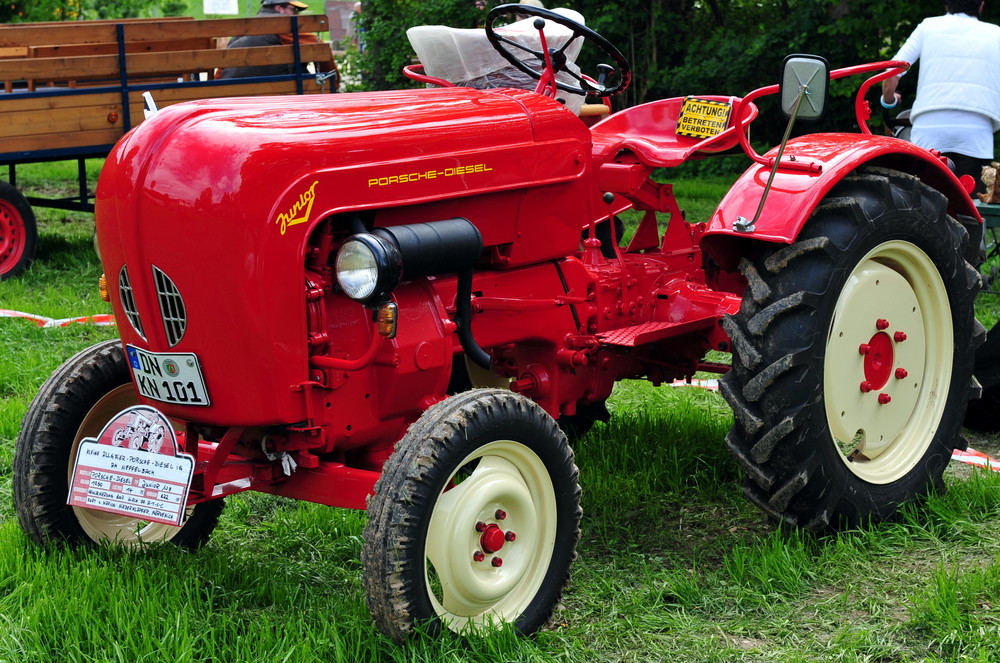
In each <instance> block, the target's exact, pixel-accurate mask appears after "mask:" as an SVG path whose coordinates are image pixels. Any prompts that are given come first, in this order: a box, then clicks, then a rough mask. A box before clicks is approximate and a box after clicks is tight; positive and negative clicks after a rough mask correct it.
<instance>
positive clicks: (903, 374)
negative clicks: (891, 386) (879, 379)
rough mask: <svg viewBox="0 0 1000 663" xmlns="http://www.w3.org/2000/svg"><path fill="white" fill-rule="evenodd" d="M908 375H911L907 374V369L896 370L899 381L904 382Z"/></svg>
mask: <svg viewBox="0 0 1000 663" xmlns="http://www.w3.org/2000/svg"><path fill="white" fill-rule="evenodd" d="M907 375H909V373H907V372H906V369H905V368H897V369H896V379H897V380H902V379H903V378H905V377H906V376H907Z"/></svg>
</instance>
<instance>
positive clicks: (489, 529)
mask: <svg viewBox="0 0 1000 663" xmlns="http://www.w3.org/2000/svg"><path fill="white" fill-rule="evenodd" d="M505 536H506V535H505V533H504V531H503V530H502V529H500V527H499V526H497V525H494V524H493V523H490V524H489V525H487V526H486V527H485V529H484V530H483V534H482V536H480V537H479V547H480V548H482V549H483V552H484V553H486V554H487V555H492V554H493V553H495V552H500V549H501V548H503V544H504V542H505V541H506V538H505Z"/></svg>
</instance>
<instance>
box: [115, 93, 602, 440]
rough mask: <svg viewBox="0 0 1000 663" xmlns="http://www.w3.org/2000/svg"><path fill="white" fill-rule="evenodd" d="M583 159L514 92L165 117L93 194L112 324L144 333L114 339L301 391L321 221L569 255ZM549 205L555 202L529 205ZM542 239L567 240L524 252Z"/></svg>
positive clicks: (539, 110) (583, 134)
mask: <svg viewBox="0 0 1000 663" xmlns="http://www.w3.org/2000/svg"><path fill="white" fill-rule="evenodd" d="M589 153H590V134H589V131H588V130H587V128H586V127H585V126H584V124H583V123H582V122H581V121H580V120H579V118H577V117H576V116H575V115H573V114H572V113H570V112H569V111H568V110H566V109H565V108H564V107H562V106H561V105H560V104H559V103H558V102H556V101H554V100H552V99H549V98H546V97H544V96H542V95H538V94H535V93H533V92H527V91H519V90H492V91H483V90H474V89H469V88H448V89H426V90H405V91H396V92H381V93H365V94H333V95H310V96H308V97H290V96H289V97H270V98H267V97H265V98H240V99H221V100H220V99H213V100H205V101H196V102H188V103H181V104H176V105H173V106H170V107H168V108H165V109H163V110H161V111H159V112H157V113H156V114H155V115H153V116H152V117H150V118H149V119H147V120H146V121H144V122H143V123H142V124H141V125H139V126H138V127H137V128H136V129H135V130H133V131H132V132H130V133H129V134H127V135H126V136H125V137H124V138H123V139H122V140H121V141H120V142H119V144H118V145H117V146H116V147H115V149H114V150H113V151H112V153H111V155H110V156H109V157H108V159H107V161H106V162H105V166H104V169H103V170H102V172H101V177H100V179H99V181H98V188H97V200H96V220H97V232H98V242H99V245H100V250H101V257H102V261H103V263H104V268H105V272H106V274H107V277H108V281H109V284H110V285H111V289H112V303H113V305H114V307H115V313H116V316H117V318H118V320H119V321H124V320H126V319H129V320H131V319H133V318H135V319H138V320H140V321H143V320H145V321H147V324H145V325H143V326H142V329H141V330H139V329H137V328H136V326H135V325H132V326H127V325H124V324H121V323H120V328H121V333H122V337H123V340H125V342H126V343H132V344H135V345H137V346H140V347H143V348H145V349H147V350H150V351H153V352H175V353H176V352H192V353H197V354H198V355H199V356H201V355H206V356H211V360H210V361H211V362H213V363H221V364H223V365H222V366H220V367H218V369H217V371H216V374H219V375H230V376H232V375H238V374H240V373H241V371H240V370H239V369H240V368H241V367H245V365H246V362H247V361H248V360H250V359H251V358H252V359H253V361H254V362H255V363H254V366H255V370H256V371H257V374H258V375H259V377H260V378H261V379H262V380H273V381H275V382H277V384H284V385H289V384H297V383H298V382H301V381H302V380H304V379H305V376H306V371H307V365H308V357H307V354H306V348H305V344H304V343H303V339H305V338H306V331H305V326H306V314H305V303H304V298H303V296H302V293H303V289H304V282H305V270H304V267H303V263H304V252H305V249H306V246H307V243H308V239H309V236H310V233H311V232H312V230H313V229H314V228H315V226H316V225H317V224H318V223H319V221H320V220H322V219H324V218H327V217H329V216H331V215H335V214H338V213H341V212H347V211H365V210H373V211H374V212H375V213H376V217H375V223H376V225H395V224H400V223H410V222H414V221H430V220H436V219H441V218H450V217H455V216H463V217H465V218H468V219H470V220H471V221H472V222H473V223H475V224H476V226H477V227H478V228H479V230H480V233H481V234H482V236H483V241H484V244H485V245H486V247H490V246H498V247H501V248H499V249H496V250H494V251H495V252H496V254H498V255H503V259H504V260H505V261H507V262H506V263H505V264H509V265H512V266H513V265H516V264H519V263H520V264H523V263H526V262H534V261H537V260H539V259H545V258H547V257H549V255H552V256H563V255H567V254H569V253H572V252H573V251H574V250H575V249H576V248H577V244H578V242H579V228H580V227H581V225H582V224H583V223H585V222H586V220H587V219H589V205H590V200H591V196H590V195H588V192H589V187H588V180H589V178H588V177H586V175H587V174H588V172H589V171H588V169H589V159H588V156H589ZM556 198H558V199H560V200H565V201H567V202H566V204H565V205H563V206H562V207H560V208H558V209H557V208H556V207H555V206H554V205H552V204H551V203H550V204H548V205H544V204H542V202H544V201H552V200H554V199H556ZM570 224H575V226H574V227H572V228H569V227H568V226H569V225H570ZM563 226H566V227H565V228H564V229H563V230H564V231H563V232H556V231H557V230H558V229H559V228H560V227H563ZM543 232H544V233H545V237H549V238H551V237H553V236H555V237H560V238H562V239H561V240H559V241H552V240H551V239H549V240H548V241H527V242H525V241H521V240H522V239H524V238H527V239H529V240H530V239H532V234H533V233H534V234H539V233H543ZM515 237H517V238H518V240H519V241H518V242H516V243H515V242H514V238H515ZM487 250H489V248H487ZM504 251H507V253H506V254H504V253H503V252H504ZM518 251H521V252H522V253H518ZM125 267H127V275H126V276H125V277H124V280H123V277H122V271H123V269H124V268H125ZM157 279H159V281H157ZM164 279H168V280H169V281H170V283H171V286H170V287H171V288H172V289H174V290H176V291H177V292H178V293H179V297H181V298H182V299H183V304H184V306H185V310H186V311H187V317H188V318H189V324H188V327H187V331H186V333H185V335H184V336H183V338H182V339H180V340H178V339H177V338H170V333H169V332H167V333H164V331H163V330H164V324H163V322H162V321H160V319H161V318H162V317H163V316H162V315H161V312H160V308H161V301H162V296H163V293H162V292H159V291H158V290H157V288H158V287H159V286H158V283H160V282H166V281H164ZM122 284H124V285H125V290H126V294H125V299H126V300H128V299H129V297H134V303H131V304H130V305H131V306H133V307H134V308H135V309H136V311H135V312H134V313H133V314H132V317H128V316H126V315H123V309H122V294H121V292H120V289H121V287H122ZM129 289H130V290H131V294H130V293H129V292H128V291H129ZM158 292H159V295H160V299H159V300H158V298H157V293H158ZM171 296H173V295H171ZM168 317H169V316H168ZM234 336H238V338H239V340H238V341H236V339H235V338H234ZM234 342H236V343H237V345H239V346H240V347H233V344H234ZM206 370H208V369H207V367H206ZM215 390H216V393H219V392H220V391H222V392H225V391H226V388H224V387H219V386H216V387H215ZM267 396H268V395H266V394H262V397H263V398H267ZM247 399H249V400H248V401H247V402H246V403H245V407H244V408H241V409H242V410H244V411H243V412H240V413H238V416H239V417H240V418H241V420H242V421H244V422H246V421H253V420H254V417H253V416H248V415H247V412H254V409H255V408H256V413H260V412H264V411H269V412H271V413H273V412H274V408H273V407H266V405H267V404H266V403H265V402H260V403H254V402H252V399H253V396H252V395H247V396H246V397H244V400H247ZM217 401H218V399H216V402H217ZM216 410H217V408H213V411H216ZM233 414H234V420H235V417H236V416H237V415H236V413H233ZM283 417H285V418H286V420H295V417H301V412H295V413H286V414H285V415H283ZM227 418H228V417H227Z"/></svg>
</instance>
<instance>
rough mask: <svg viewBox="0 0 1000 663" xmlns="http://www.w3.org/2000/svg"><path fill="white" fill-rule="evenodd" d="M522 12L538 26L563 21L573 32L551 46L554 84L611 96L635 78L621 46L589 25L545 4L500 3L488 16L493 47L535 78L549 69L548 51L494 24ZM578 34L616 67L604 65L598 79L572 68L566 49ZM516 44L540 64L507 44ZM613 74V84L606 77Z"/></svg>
mask: <svg viewBox="0 0 1000 663" xmlns="http://www.w3.org/2000/svg"><path fill="white" fill-rule="evenodd" d="M522 16H534V17H535V22H534V24H533V25H534V27H535V29H536V30H538V31H541V30H542V28H543V27H545V21H552V22H553V23H558V24H559V25H561V26H563V27H566V28H569V30H570V31H571V32H572V33H573V36H572V37H570V38H569V39H568V40H567V41H566V43H565V44H563V46H562V48H559V49H558V50H556V49H552V48H550V49H549V53H548V55H549V57H550V58H551V61H552V69H553V71H552V79H553V84H554V85H555V86H556V87H557V88H559V89H560V90H563V91H565V92H572V93H575V94H581V93H582V94H596V95H600V96H611V95H613V94H618V93H619V92H621V91H622V90H624V89H625V88H627V87H628V84H629V83H630V82H631V80H632V68H631V67H630V66H629V64H628V60H626V59H625V56H624V55H622V54H621V51H619V50H618V49H617V48H615V47H614V46H613V45H612V44H611V42H609V41H608V40H607V39H605V38H604V37H602V36H601V35H599V34H597V33H596V32H594V31H593V30H591V29H590V28H588V27H585V26H583V25H581V24H579V23H577V22H576V21H574V20H573V19H571V18H568V17H566V16H563V15H562V14H558V13H556V12H554V11H551V10H548V9H542V8H541V7H534V6H532V5H514V4H508V5H498V6H496V7H494V8H493V9H492V10H490V13H489V14H488V15H487V16H486V37H487V39H489V40H490V44H492V45H493V48H495V49H496V51H497V52H498V53H499V54H500V55H502V56H503V57H504V59H506V60H507V61H508V62H510V63H511V64H512V65H514V66H515V67H517V68H518V69H520V70H521V71H523V72H524V73H526V74H528V75H529V76H531V77H532V78H534V79H535V80H541V79H542V78H543V76H544V75H545V71H546V57H545V56H546V54H545V53H544V52H542V51H536V50H533V49H531V48H529V47H527V46H525V45H523V44H519V43H517V42H516V41H514V40H512V39H509V38H507V37H504V36H503V34H501V33H500V32H497V31H496V29H494V26H495V25H496V23H497V22H498V21H501V20H502V19H511V18H519V17H522ZM578 38H583V39H585V40H589V41H591V42H593V43H594V45H595V46H597V47H598V48H599V49H601V51H602V52H603V53H604V55H606V56H608V58H609V59H610V60H611V61H612V62H614V65H615V66H613V67H610V66H608V65H600V66H599V67H598V68H599V69H600V72H601V73H600V75H599V76H598V77H597V78H596V80H595V79H593V78H590V77H589V76H584V75H582V74H578V73H576V72H573V71H571V70H570V69H569V68H567V66H566V62H567V58H566V49H567V48H569V46H570V44H572V43H573V42H574V41H576V40H577V39H578ZM508 45H509V46H513V47H514V48H516V49H517V50H518V51H524V52H525V53H527V54H529V55H531V56H532V57H533V58H535V59H537V60H538V61H540V62H541V65H540V68H534V67H532V66H530V65H528V64H527V63H526V62H525V61H524V60H522V59H520V58H518V57H517V56H516V55H514V53H512V52H511V50H510V49H508V48H507V46H508ZM558 72H566V74H568V75H569V76H571V77H572V78H574V79H576V80H577V81H579V83H580V85H579V87H573V86H571V85H569V84H568V83H562V82H560V81H557V80H555V74H556V73H558ZM610 74H617V75H616V76H614V78H613V79H612V80H615V79H617V82H615V83H613V84H611V85H609V84H607V83H606V80H607V78H608V76H609V75H610Z"/></svg>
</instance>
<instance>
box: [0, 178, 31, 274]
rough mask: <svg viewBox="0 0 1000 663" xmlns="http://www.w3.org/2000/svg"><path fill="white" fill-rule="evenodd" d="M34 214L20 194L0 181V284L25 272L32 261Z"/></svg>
mask: <svg viewBox="0 0 1000 663" xmlns="http://www.w3.org/2000/svg"><path fill="white" fill-rule="evenodd" d="M37 244H38V228H37V226H36V225H35V213H34V212H33V211H31V205H29V204H28V201H27V200H25V198H24V196H22V195H21V192H20V191H18V190H17V189H15V188H14V187H13V186H11V185H10V184H8V183H7V182H0V281H3V280H4V279H9V278H13V277H15V276H17V275H18V274H20V273H22V272H23V271H24V270H26V269H28V266H29V265H31V262H32V261H33V260H34V259H35V247H36V245H37Z"/></svg>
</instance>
